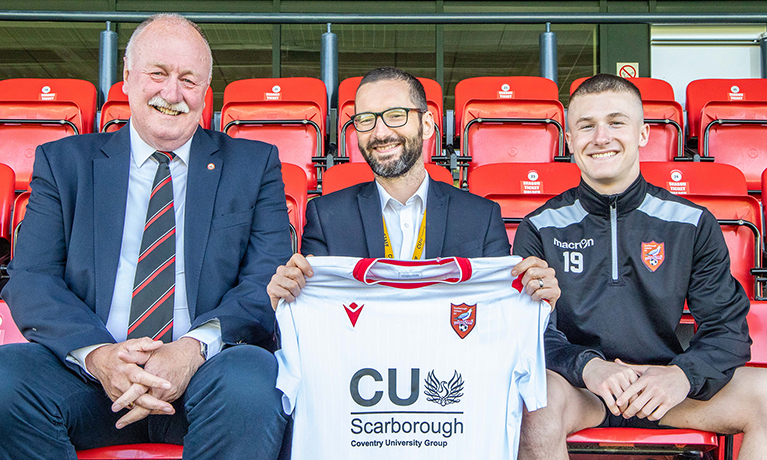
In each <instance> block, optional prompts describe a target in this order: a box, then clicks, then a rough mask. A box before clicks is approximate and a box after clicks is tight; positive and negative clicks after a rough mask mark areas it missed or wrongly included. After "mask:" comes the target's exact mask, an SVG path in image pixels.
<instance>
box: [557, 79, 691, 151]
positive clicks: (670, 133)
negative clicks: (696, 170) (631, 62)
mask: <svg viewBox="0 0 767 460" xmlns="http://www.w3.org/2000/svg"><path fill="white" fill-rule="evenodd" d="M587 78H588V77H583V78H578V79H577V80H575V81H574V82H573V83H572V84H571V85H570V94H573V92H574V91H575V90H576V89H577V88H578V87H579V86H580V85H581V83H583V82H584V81H585V80H586V79H587ZM630 81H631V83H633V84H634V85H636V87H637V88H638V89H639V92H640V93H641V94H642V105H643V107H644V118H645V123H648V124H649V125H650V139H649V141H648V142H647V145H645V146H644V147H641V148H640V149H639V159H640V160H641V161H672V160H675V159H680V158H686V157H685V156H684V113H683V110H682V106H681V105H679V103H678V102H676V101H675V100H674V89H673V88H672V87H671V84H669V83H668V82H666V81H664V80H659V79H657V78H644V77H640V78H632V79H630Z"/></svg>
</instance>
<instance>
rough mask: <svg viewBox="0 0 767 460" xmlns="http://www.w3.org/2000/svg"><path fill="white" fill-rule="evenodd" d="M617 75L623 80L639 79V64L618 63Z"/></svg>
mask: <svg viewBox="0 0 767 460" xmlns="http://www.w3.org/2000/svg"><path fill="white" fill-rule="evenodd" d="M616 67H617V72H616V73H617V74H618V76H619V77H623V78H637V77H638V76H639V63H638V62H618V63H617V65H616Z"/></svg>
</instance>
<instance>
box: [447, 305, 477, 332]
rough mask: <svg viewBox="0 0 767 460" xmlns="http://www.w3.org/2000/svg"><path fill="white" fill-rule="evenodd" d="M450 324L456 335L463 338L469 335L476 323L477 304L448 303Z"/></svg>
mask: <svg viewBox="0 0 767 460" xmlns="http://www.w3.org/2000/svg"><path fill="white" fill-rule="evenodd" d="M450 324H451V325H452V326H453V330H454V331H455V333H456V334H458V337H460V338H462V339H463V338H465V337H466V336H467V335H469V332H471V330H472V329H474V325H475V324H477V304H474V305H466V304H465V303H462V304H460V305H456V304H453V303H451V304H450Z"/></svg>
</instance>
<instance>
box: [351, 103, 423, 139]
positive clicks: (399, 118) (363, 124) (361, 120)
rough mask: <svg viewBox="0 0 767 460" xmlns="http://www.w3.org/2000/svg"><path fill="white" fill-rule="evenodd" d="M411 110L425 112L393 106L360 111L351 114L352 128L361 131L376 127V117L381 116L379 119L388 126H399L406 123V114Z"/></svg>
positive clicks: (419, 111) (419, 110) (418, 110)
mask: <svg viewBox="0 0 767 460" xmlns="http://www.w3.org/2000/svg"><path fill="white" fill-rule="evenodd" d="M411 110H412V111H414V112H418V113H424V112H426V110H423V109H416V108H407V107H394V108H392V109H389V110H384V111H383V112H361V113H357V114H354V115H353V116H352V121H353V122H354V129H356V130H357V131H358V132H361V133H364V132H367V131H370V130H372V129H373V128H375V127H376V121H377V120H378V117H381V120H383V122H384V124H385V125H386V126H388V127H389V128H399V127H401V126H405V125H406V124H407V115H408V113H409V112H410V111H411Z"/></svg>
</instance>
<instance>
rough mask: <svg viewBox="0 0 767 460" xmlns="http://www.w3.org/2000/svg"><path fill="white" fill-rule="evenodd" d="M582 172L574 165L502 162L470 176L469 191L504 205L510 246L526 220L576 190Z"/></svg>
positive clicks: (483, 168)
mask: <svg viewBox="0 0 767 460" xmlns="http://www.w3.org/2000/svg"><path fill="white" fill-rule="evenodd" d="M580 177H581V173H580V170H579V169H578V166H577V165H575V164H574V163H513V164H512V163H498V164H489V165H483V166H479V167H477V168H476V169H474V171H473V172H472V173H471V174H470V175H469V191H470V192H472V193H474V194H475V195H479V196H482V197H485V198H487V199H490V200H493V201H495V202H496V203H498V204H499V205H500V206H501V216H502V217H503V221H504V223H505V224H506V234H507V235H508V237H509V243H511V244H514V235H515V234H516V232H517V227H518V226H519V223H520V222H522V219H523V218H524V217H525V216H526V215H528V214H530V213H531V212H533V211H535V210H536V209H538V208H539V207H541V206H543V205H544V204H545V203H546V202H547V201H548V200H550V199H551V198H553V197H555V196H557V195H559V194H560V193H562V192H564V191H566V190H568V189H571V188H573V187H576V186H577V185H578V183H579V182H580Z"/></svg>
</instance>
